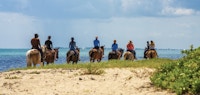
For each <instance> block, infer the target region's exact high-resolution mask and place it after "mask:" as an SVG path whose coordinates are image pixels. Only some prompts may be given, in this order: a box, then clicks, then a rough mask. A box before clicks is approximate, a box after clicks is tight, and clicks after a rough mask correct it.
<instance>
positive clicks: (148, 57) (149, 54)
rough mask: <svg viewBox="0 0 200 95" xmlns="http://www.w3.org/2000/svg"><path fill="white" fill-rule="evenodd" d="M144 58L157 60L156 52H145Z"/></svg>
mask: <svg viewBox="0 0 200 95" xmlns="http://www.w3.org/2000/svg"><path fill="white" fill-rule="evenodd" d="M144 57H145V58H146V59H151V58H157V57H158V54H157V52H156V50H147V51H146V53H145V55H144Z"/></svg>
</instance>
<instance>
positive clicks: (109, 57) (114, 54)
mask: <svg viewBox="0 0 200 95" xmlns="http://www.w3.org/2000/svg"><path fill="white" fill-rule="evenodd" d="M118 51H119V52H120V54H117V53H116V52H114V51H111V52H109V54H108V60H111V59H120V58H121V57H122V55H123V53H124V49H122V48H119V49H118Z"/></svg>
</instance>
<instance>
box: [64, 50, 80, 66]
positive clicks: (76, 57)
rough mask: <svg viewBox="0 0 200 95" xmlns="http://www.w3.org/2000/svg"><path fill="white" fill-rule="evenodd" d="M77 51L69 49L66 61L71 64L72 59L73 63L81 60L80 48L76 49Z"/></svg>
mask: <svg viewBox="0 0 200 95" xmlns="http://www.w3.org/2000/svg"><path fill="white" fill-rule="evenodd" d="M76 51H77V52H76V53H75V51H73V50H69V51H68V52H67V54H66V61H67V63H68V64H69V63H70V61H72V64H74V63H76V64H77V62H78V61H79V54H80V49H79V48H77V49H76Z"/></svg>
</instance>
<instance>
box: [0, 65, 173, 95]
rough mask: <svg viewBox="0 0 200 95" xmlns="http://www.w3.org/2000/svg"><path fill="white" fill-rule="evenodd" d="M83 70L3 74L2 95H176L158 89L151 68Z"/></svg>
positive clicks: (0, 92)
mask: <svg viewBox="0 0 200 95" xmlns="http://www.w3.org/2000/svg"><path fill="white" fill-rule="evenodd" d="M83 71H84V70H63V69H42V70H38V69H37V70H36V69H34V70H19V71H10V72H2V73H0V95H175V93H171V92H168V91H164V90H159V89H157V88H155V87H154V86H153V85H152V84H151V82H150V79H149V77H150V75H151V74H152V73H153V72H154V70H153V69H149V68H136V69H135V68H122V69H119V68H114V69H104V71H105V73H104V74H102V75H85V74H83Z"/></svg>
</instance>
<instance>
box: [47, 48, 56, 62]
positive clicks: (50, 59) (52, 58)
mask: <svg viewBox="0 0 200 95" xmlns="http://www.w3.org/2000/svg"><path fill="white" fill-rule="evenodd" d="M58 49H59V48H55V49H53V50H47V51H46V52H45V61H46V62H47V65H48V64H49V63H54V61H55V60H56V59H58V52H59V51H58Z"/></svg>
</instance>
